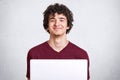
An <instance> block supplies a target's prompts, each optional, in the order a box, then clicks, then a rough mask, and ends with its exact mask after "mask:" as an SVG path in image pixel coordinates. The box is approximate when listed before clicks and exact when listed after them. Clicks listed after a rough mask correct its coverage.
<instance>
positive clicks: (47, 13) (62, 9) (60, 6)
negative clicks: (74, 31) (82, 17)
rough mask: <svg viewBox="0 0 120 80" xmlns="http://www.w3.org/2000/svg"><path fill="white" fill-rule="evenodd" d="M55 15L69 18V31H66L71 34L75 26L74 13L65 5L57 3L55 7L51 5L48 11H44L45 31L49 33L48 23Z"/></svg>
mask: <svg viewBox="0 0 120 80" xmlns="http://www.w3.org/2000/svg"><path fill="white" fill-rule="evenodd" d="M55 13H58V14H63V15H64V16H66V18H67V25H68V26H69V29H68V30H67V31H66V33H69V32H70V30H71V28H72V26H73V24H72V22H73V13H72V12H71V11H70V10H69V9H68V8H67V7H66V6H65V5H63V4H58V3H55V4H54V5H49V6H48V7H47V9H46V10H45V11H44V13H43V15H44V19H43V26H44V29H45V30H46V31H47V32H48V33H49V31H48V30H47V29H48V23H49V21H48V20H49V16H50V15H55Z"/></svg>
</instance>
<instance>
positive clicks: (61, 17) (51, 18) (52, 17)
mask: <svg viewBox="0 0 120 80" xmlns="http://www.w3.org/2000/svg"><path fill="white" fill-rule="evenodd" d="M49 19H55V18H54V17H50V18H49ZM59 19H65V18H64V17H60V18H59Z"/></svg>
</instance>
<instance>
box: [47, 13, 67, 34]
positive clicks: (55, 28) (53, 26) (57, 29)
mask: <svg viewBox="0 0 120 80" xmlns="http://www.w3.org/2000/svg"><path fill="white" fill-rule="evenodd" d="M67 29H69V27H68V26H67V18H66V17H65V16H64V15H63V14H58V13H55V15H50V16H49V23H48V30H49V32H50V34H51V35H56V36H60V35H64V34H66V30H67Z"/></svg>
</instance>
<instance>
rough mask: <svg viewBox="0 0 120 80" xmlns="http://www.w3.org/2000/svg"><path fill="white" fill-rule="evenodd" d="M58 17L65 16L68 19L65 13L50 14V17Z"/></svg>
mask: <svg viewBox="0 0 120 80" xmlns="http://www.w3.org/2000/svg"><path fill="white" fill-rule="evenodd" d="M56 17H58V18H60V17H61V18H65V19H66V16H65V15H64V14H58V13H55V14H50V15H49V19H50V18H56Z"/></svg>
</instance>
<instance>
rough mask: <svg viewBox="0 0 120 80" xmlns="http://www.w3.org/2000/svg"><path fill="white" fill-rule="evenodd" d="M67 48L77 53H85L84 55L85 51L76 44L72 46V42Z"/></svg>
mask: <svg viewBox="0 0 120 80" xmlns="http://www.w3.org/2000/svg"><path fill="white" fill-rule="evenodd" d="M69 47H70V48H71V49H74V50H77V51H80V52H81V51H82V52H85V53H86V51H85V50H84V49H83V48H81V47H79V46H77V45H76V44H74V43H72V42H70V43H69Z"/></svg>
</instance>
